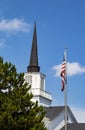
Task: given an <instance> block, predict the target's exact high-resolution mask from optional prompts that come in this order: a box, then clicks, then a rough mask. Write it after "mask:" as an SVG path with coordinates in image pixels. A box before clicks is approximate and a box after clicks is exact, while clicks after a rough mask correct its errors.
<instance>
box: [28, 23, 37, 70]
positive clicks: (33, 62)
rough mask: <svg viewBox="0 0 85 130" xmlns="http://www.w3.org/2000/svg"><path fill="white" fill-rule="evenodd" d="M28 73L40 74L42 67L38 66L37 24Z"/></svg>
mask: <svg viewBox="0 0 85 130" xmlns="http://www.w3.org/2000/svg"><path fill="white" fill-rule="evenodd" d="M27 71H28V72H39V71H40V67H39V66H38V48H37V33H36V22H35V25H34V33H33V40H32V48H31V55H30V63H29V66H28V67H27Z"/></svg>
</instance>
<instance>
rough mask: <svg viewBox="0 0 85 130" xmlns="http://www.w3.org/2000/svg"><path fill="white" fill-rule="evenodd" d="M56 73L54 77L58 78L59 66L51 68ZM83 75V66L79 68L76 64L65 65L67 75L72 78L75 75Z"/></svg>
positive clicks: (84, 71)
mask: <svg viewBox="0 0 85 130" xmlns="http://www.w3.org/2000/svg"><path fill="white" fill-rule="evenodd" d="M53 69H54V70H55V71H56V73H55V76H60V71H61V64H60V65H56V66H54V67H53ZM82 73H85V66H81V65H80V64H79V63H78V62H72V63H70V62H68V63H67V75H68V76H73V75H77V74H82Z"/></svg>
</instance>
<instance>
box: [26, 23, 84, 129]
mask: <svg viewBox="0 0 85 130" xmlns="http://www.w3.org/2000/svg"><path fill="white" fill-rule="evenodd" d="M45 77H46V76H45V74H43V73H41V71H40V67H39V64H38V45H37V32H36V23H35V24H34V33H33V40H32V48H31V54H30V61H29V65H28V67H27V72H26V73H25V76H24V78H25V81H26V82H27V83H28V84H29V85H31V89H30V92H31V93H32V94H33V98H32V101H33V102H35V101H36V100H37V101H38V103H39V105H43V106H44V109H45V111H46V115H45V117H44V120H43V121H44V123H45V126H46V127H47V129H48V130H64V129H65V128H64V124H65V123H64V119H65V118H64V116H65V114H64V113H65V110H64V106H52V105H51V103H52V95H51V93H49V92H47V91H46V88H45ZM67 118H68V119H67V122H68V126H67V127H68V130H78V126H79V128H80V129H81V130H85V123H83V125H82V124H79V123H78V122H77V120H76V118H75V116H74V115H73V113H72V111H71V109H70V108H69V107H67ZM74 128H75V129H74ZM80 129H79V130H80Z"/></svg>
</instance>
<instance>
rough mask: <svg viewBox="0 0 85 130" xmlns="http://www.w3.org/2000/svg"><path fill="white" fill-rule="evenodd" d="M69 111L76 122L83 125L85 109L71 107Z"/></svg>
mask: <svg viewBox="0 0 85 130" xmlns="http://www.w3.org/2000/svg"><path fill="white" fill-rule="evenodd" d="M71 110H72V112H73V114H74V116H75V117H76V119H77V121H78V122H82V123H85V108H75V107H72V108H71Z"/></svg>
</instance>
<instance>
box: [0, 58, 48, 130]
mask: <svg viewBox="0 0 85 130" xmlns="http://www.w3.org/2000/svg"><path fill="white" fill-rule="evenodd" d="M29 89H30V87H28V85H27V83H25V82H24V74H23V73H20V74H18V73H17V71H16V68H15V66H14V65H12V64H11V63H8V62H4V61H3V58H1V57H0V130H46V128H45V126H44V123H43V122H42V119H43V117H44V115H45V112H44V110H43V107H42V106H38V102H36V103H33V102H32V101H31V99H32V97H33V95H32V94H31V93H29V92H28V91H29Z"/></svg>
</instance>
